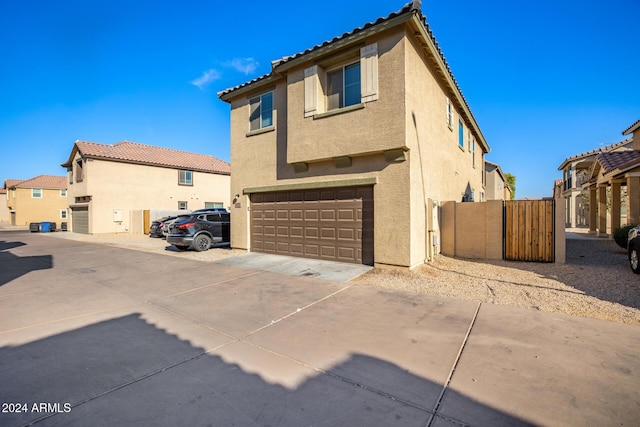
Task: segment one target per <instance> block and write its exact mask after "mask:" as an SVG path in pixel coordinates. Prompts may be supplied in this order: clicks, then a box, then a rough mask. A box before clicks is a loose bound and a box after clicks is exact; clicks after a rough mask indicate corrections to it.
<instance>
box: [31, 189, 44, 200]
mask: <svg viewBox="0 0 640 427" xmlns="http://www.w3.org/2000/svg"><path fill="white" fill-rule="evenodd" d="M31 197H33V198H34V199H41V198H42V188H32V189H31Z"/></svg>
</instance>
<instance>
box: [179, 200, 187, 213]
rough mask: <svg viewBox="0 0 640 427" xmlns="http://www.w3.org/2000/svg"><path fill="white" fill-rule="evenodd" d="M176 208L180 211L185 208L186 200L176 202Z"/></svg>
mask: <svg viewBox="0 0 640 427" xmlns="http://www.w3.org/2000/svg"><path fill="white" fill-rule="evenodd" d="M178 209H179V210H181V211H182V210H186V209H187V202H185V201H180V202H178Z"/></svg>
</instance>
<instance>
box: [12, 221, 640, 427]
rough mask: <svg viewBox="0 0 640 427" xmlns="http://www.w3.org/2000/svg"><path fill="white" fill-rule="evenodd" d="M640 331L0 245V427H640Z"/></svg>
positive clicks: (280, 278) (159, 258) (86, 247)
mask: <svg viewBox="0 0 640 427" xmlns="http://www.w3.org/2000/svg"><path fill="white" fill-rule="evenodd" d="M639 384H640V329H638V328H637V327H634V326H628V325H622V324H616V323H609V322H602V321H595V320H590V319H582V318H574V317H567V316H562V315H553V314H547V313H541V312H537V311H527V310H521V309H514V308H510V307H503V306H495V305H489V304H482V305H480V304H478V303H474V302H472V301H463V300H453V299H445V298H438V297H431V296H425V295H413V294H406V293H397V292H390V291H383V290H378V289H372V288H368V287H363V286H361V285H354V284H351V283H348V282H347V283H345V282H334V281H329V280H321V279H318V278H314V277H293V276H289V275H284V274H280V273H275V272H271V271H263V270H256V269H251V268H247V267H243V266H239V265H226V264H221V263H205V262H198V261H190V260H186V259H180V258H177V257H170V256H163V255H156V254H151V253H146V252H137V251H132V250H126V249H118V248H114V247H110V246H103V245H96V244H87V243H81V242H77V241H71V240H66V239H55V238H51V237H50V236H44V235H40V234H30V233H24V232H22V233H17V232H13V233H11V232H1V233H0V402H2V408H1V412H0V425H2V426H20V425H32V424H34V425H38V426H40V425H46V426H49V425H53V426H74V425H78V426H86V425H92V426H99V425H109V426H111V425H119V426H122V425H153V426H176V425H189V426H199V425H203V426H205V425H215V426H218V425H224V426H226V425H262V426H266V425H270V426H300V425H326V426H336V425H341V426H342V425H344V426H347V425H348V426H358V425H366V426H372V425H409V426H427V425H432V426H449V425H452V426H458V425H471V426H499V425H504V426H512V425H529V424H537V425H576V426H583V425H616V426H619V425H638V424H640V393H639V390H640V386H639Z"/></svg>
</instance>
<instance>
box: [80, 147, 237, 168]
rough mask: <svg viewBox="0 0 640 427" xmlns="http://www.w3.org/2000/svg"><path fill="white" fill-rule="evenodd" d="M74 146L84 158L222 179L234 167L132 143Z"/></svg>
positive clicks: (205, 158)
mask: <svg viewBox="0 0 640 427" xmlns="http://www.w3.org/2000/svg"><path fill="white" fill-rule="evenodd" d="M75 145H76V147H77V148H78V150H79V151H80V153H82V155H83V156H85V157H89V158H94V159H104V160H112V161H115V162H125V163H137V164H144V165H153V166H162V167H170V168H175V169H186V170H193V171H200V172H207V173H217V174H221V175H230V174H231V165H229V163H227V162H225V161H223V160H220V159H218V158H216V157H213V156H209V155H206V154H197V153H189V152H187V151H181V150H174V149H172V148H163V147H154V146H151V145H145V144H139V143H137V142H130V141H122V142H118V143H116V144H112V145H110V144H100V143H97V142H88V141H76V144H75Z"/></svg>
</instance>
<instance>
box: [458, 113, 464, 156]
mask: <svg viewBox="0 0 640 427" xmlns="http://www.w3.org/2000/svg"><path fill="white" fill-rule="evenodd" d="M458 145H459V146H460V148H462V149H463V150H464V124H463V123H462V119H459V120H458Z"/></svg>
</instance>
